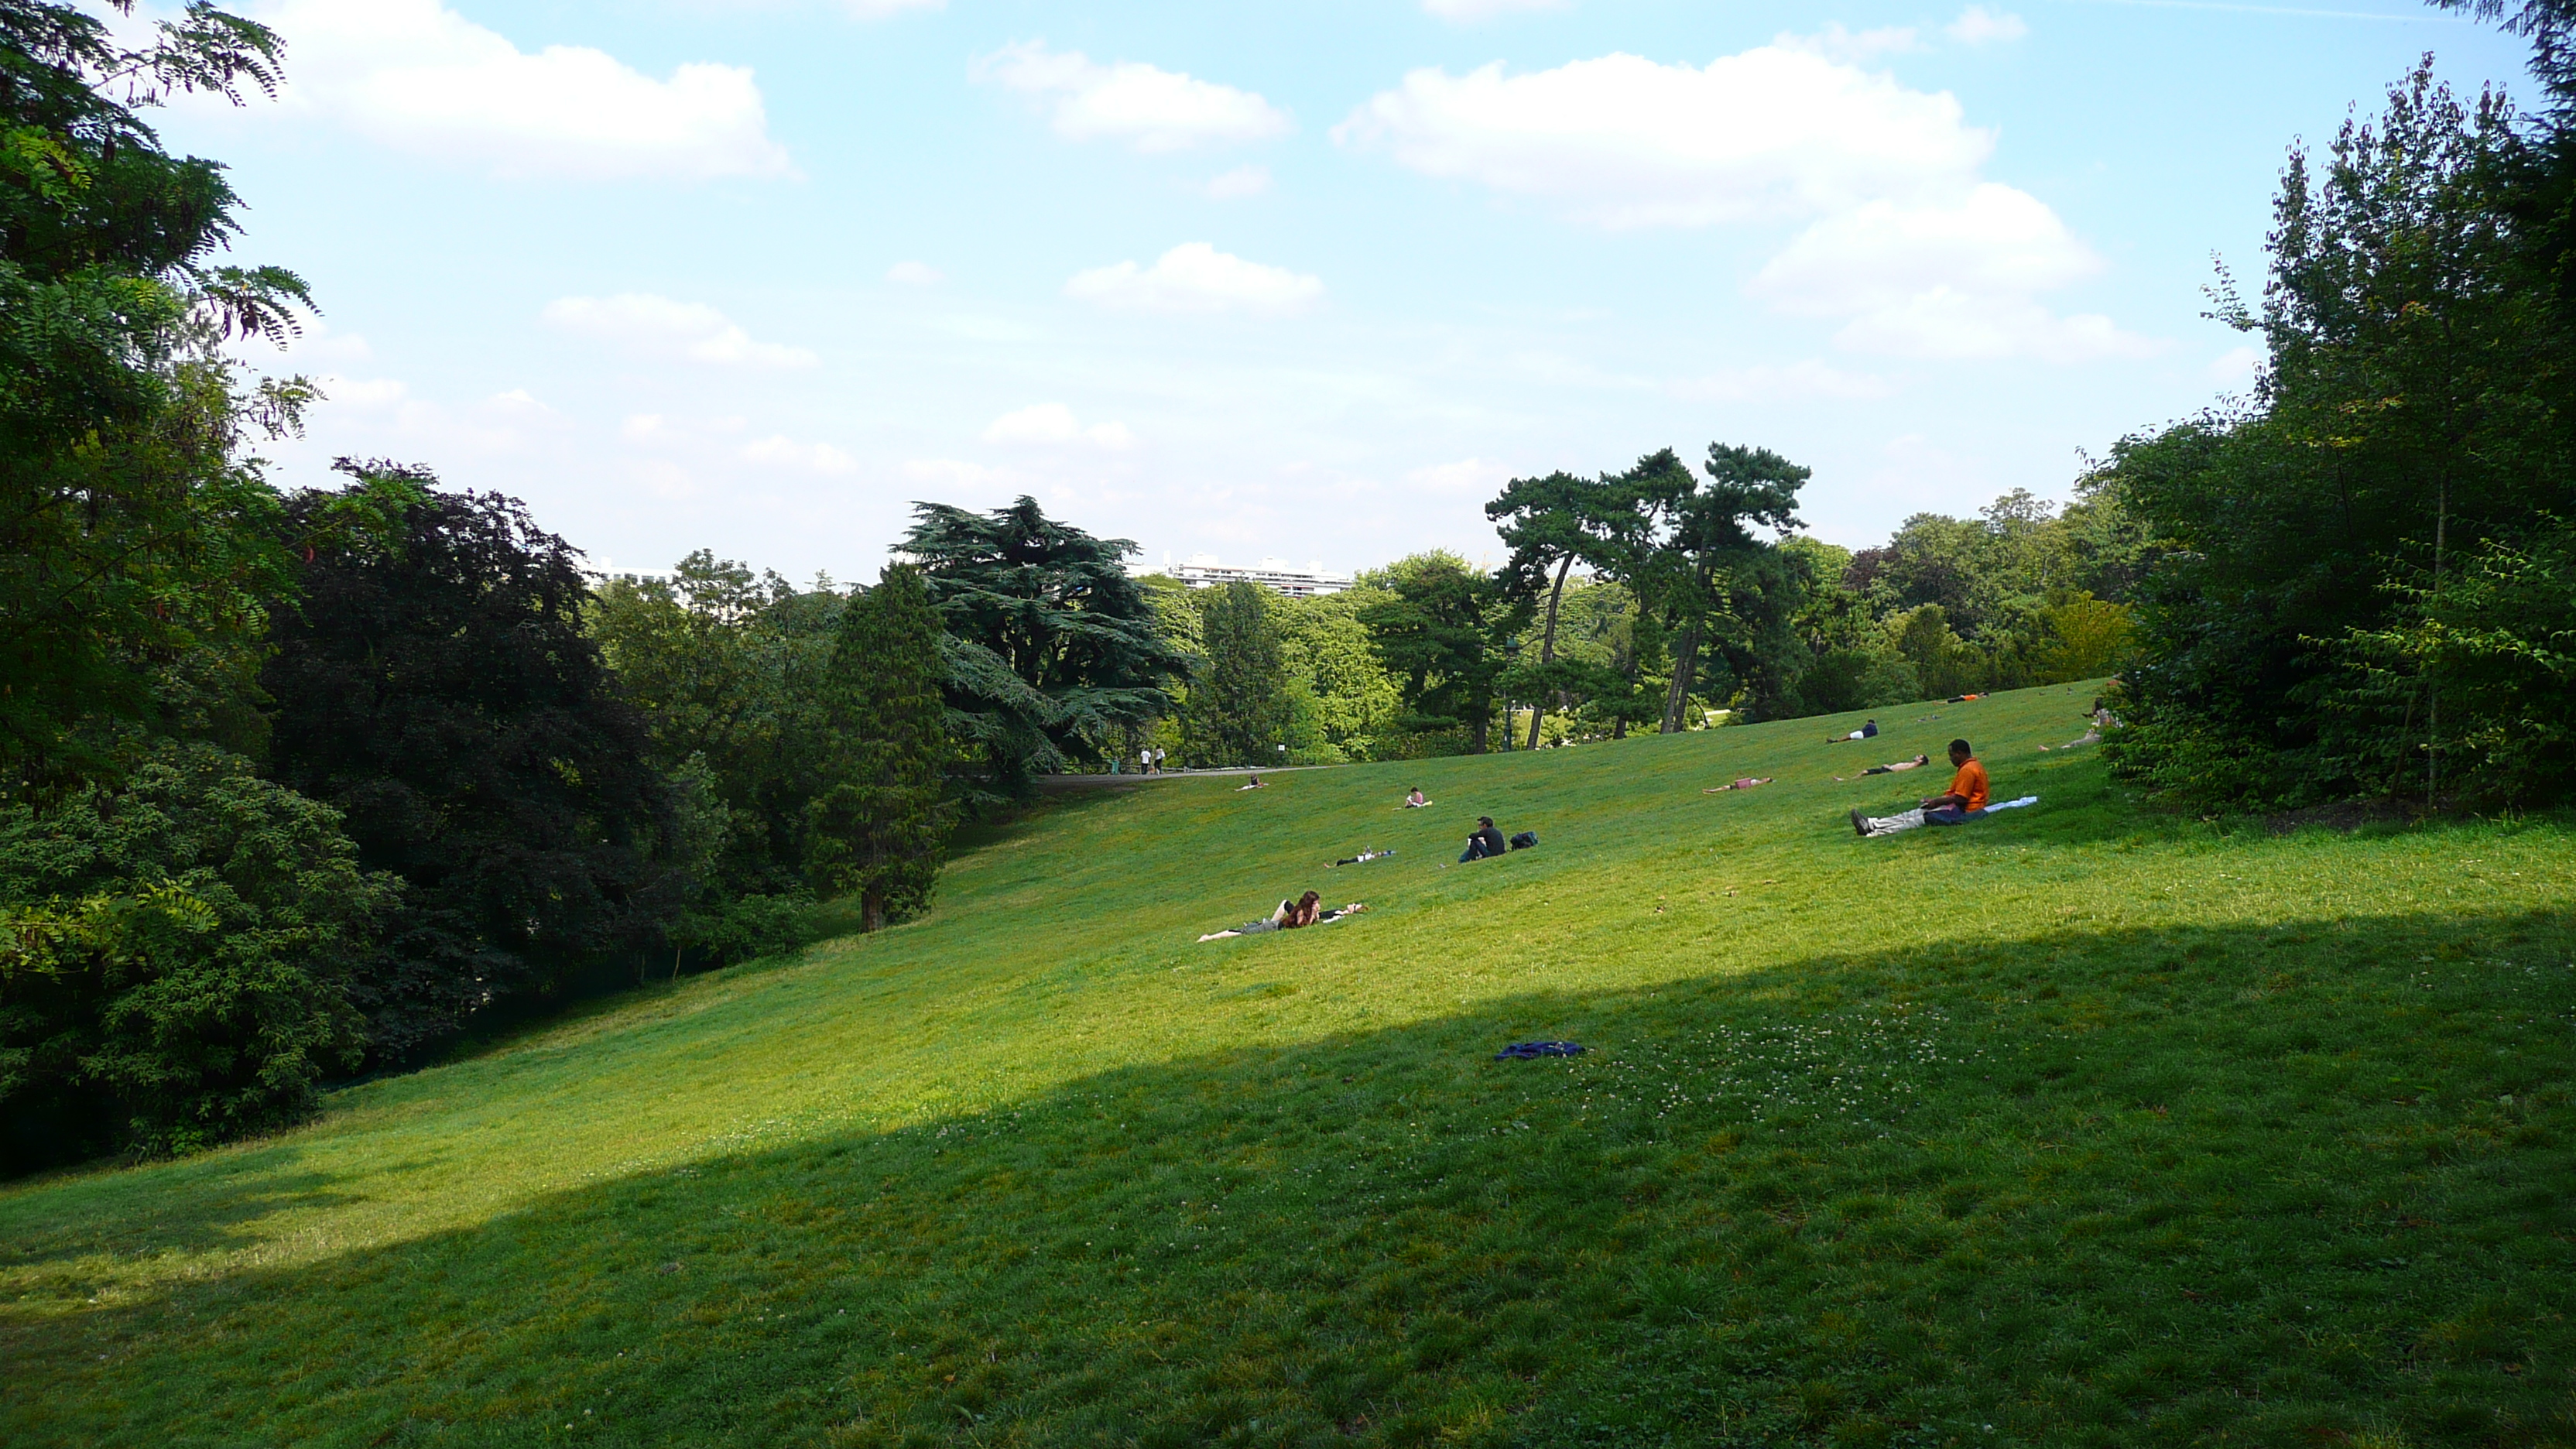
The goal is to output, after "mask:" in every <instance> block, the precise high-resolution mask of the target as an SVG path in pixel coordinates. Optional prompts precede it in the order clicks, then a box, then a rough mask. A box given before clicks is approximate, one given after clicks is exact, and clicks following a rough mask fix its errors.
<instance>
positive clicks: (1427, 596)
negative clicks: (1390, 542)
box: [1360, 552, 1526, 754]
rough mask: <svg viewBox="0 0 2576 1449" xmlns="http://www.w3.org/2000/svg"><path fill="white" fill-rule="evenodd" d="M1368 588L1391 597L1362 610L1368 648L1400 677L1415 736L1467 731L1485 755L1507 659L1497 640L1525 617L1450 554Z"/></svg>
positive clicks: (1423, 557) (1375, 578)
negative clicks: (1498, 680)
mask: <svg viewBox="0 0 2576 1449" xmlns="http://www.w3.org/2000/svg"><path fill="white" fill-rule="evenodd" d="M1366 582H1369V583H1371V584H1373V585H1375V586H1377V587H1380V588H1383V589H1385V590H1386V591H1387V592H1388V593H1389V594H1392V595H1393V597H1392V598H1390V599H1387V600H1385V601H1383V602H1380V603H1376V604H1372V605H1369V606H1367V607H1365V608H1363V609H1361V610H1360V622H1361V623H1363V624H1365V625H1367V626H1368V631H1369V643H1370V647H1371V648H1373V649H1374V650H1376V652H1377V656H1378V661H1379V662H1380V663H1381V664H1383V665H1384V666H1385V667H1386V670H1387V672H1388V673H1389V674H1392V675H1394V676H1395V678H1396V689H1397V693H1398V694H1399V695H1400V696H1401V698H1402V699H1403V701H1404V706H1405V710H1406V714H1405V715H1404V717H1402V718H1400V719H1399V720H1398V721H1397V722H1396V723H1397V725H1398V727H1399V728H1401V729H1404V730H1407V731H1410V732H1413V733H1417V734H1419V733H1432V732H1443V731H1449V730H1459V729H1463V730H1464V731H1465V732H1466V736H1467V743H1468V748H1470V749H1471V750H1473V751H1475V752H1476V753H1478V754H1482V753H1484V750H1485V743H1486V739H1487V736H1488V732H1489V731H1490V730H1491V728H1492V724H1493V716H1494V681H1495V679H1496V677H1497V676H1498V675H1500V674H1501V673H1502V670H1503V666H1504V662H1505V661H1504V658H1503V653H1502V650H1501V649H1499V648H1498V647H1496V646H1497V645H1498V644H1499V643H1500V638H1499V636H1500V635H1501V634H1502V633H1504V632H1505V631H1506V630H1507V629H1509V628H1511V627H1513V626H1514V624H1515V623H1516V622H1517V621H1518V620H1520V619H1525V617H1526V615H1525V614H1520V613H1518V612H1516V610H1515V608H1514V604H1513V601H1512V600H1510V599H1509V598H1507V597H1506V596H1505V594H1504V592H1503V590H1502V589H1501V587H1500V586H1499V585H1498V584H1497V583H1496V582H1495V580H1493V579H1491V578H1488V577H1486V576H1485V575H1483V574H1480V573H1478V572H1476V571H1475V570H1474V569H1472V568H1469V567H1468V566H1467V561H1466V560H1465V559H1462V558H1460V557H1458V556H1457V555H1456V554H1452V553H1441V552H1434V553H1424V554H1415V555H1413V556H1412V557H1410V558H1405V559H1401V560H1398V561H1397V562H1395V563H1394V564H1391V565H1389V566H1388V567H1387V568H1385V569H1383V570H1381V571H1379V572H1378V573H1377V574H1375V575H1372V576H1371V577H1370V578H1369V579H1368V580H1366Z"/></svg>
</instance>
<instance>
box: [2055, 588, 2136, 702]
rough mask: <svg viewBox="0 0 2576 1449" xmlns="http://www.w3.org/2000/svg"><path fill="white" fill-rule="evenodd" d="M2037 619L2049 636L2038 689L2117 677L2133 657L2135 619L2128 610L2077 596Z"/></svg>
mask: <svg viewBox="0 0 2576 1449" xmlns="http://www.w3.org/2000/svg"><path fill="white" fill-rule="evenodd" d="M2040 617H2041V619H2042V621H2043V622H2044V623H2045V624H2046V625H2047V626H2048V635H2049V638H2048V642H2047V644H2046V645H2045V646H2043V647H2042V649H2041V652H2040V658H2039V679H2038V682H2039V683H2041V684H2063V683H2065V682H2066V681H2068V680H2070V679H2100V678H2103V677H2104V676H2106V675H2112V674H2117V673H2119V672H2120V671H2121V670H2122V669H2124V668H2126V667H2127V666H2128V663H2129V661H2130V659H2131V657H2132V656H2133V655H2134V654H2135V653H2136V652H2137V647H2138V621H2137V615H2136V612H2135V611H2134V610H2132V609H2130V607H2129V606H2128V605H2126V604H2115V603H2112V602H2110V601H2109V600H2107V599H2097V598H2094V597H2093V596H2092V595H2091V594H2079V595H2077V596H2076V597H2074V598H2072V599H2069V600H2067V601H2066V602H2065V603H2062V604H2058V605H2055V606H2053V607H2051V608H2049V609H2048V610H2046V611H2045V612H2043V613H2042V615H2041V616H2040Z"/></svg>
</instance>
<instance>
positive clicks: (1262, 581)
mask: <svg viewBox="0 0 2576 1449" xmlns="http://www.w3.org/2000/svg"><path fill="white" fill-rule="evenodd" d="M1172 577H1174V578H1176V579H1179V580H1180V581H1181V582H1182V583H1185V584H1187V585H1189V586H1190V587H1191V588H1194V589H1213V588H1216V587H1218V586H1220V585H1223V584H1230V583H1234V582H1236V581H1237V580H1240V581H1242V582H1244V583H1247V584H1259V585H1261V586H1262V587H1263V588H1265V589H1274V590H1277V591H1278V592H1280V593H1283V594H1286V595H1287V596H1288V597H1290V598H1292V599H1312V598H1316V597H1318V596H1320V595H1324V594H1338V593H1340V592H1341V591H1342V590H1344V589H1347V588H1349V587H1350V586H1351V579H1350V576H1349V575H1348V574H1328V573H1326V572H1324V566H1323V565H1322V564H1321V563H1310V564H1308V565H1306V566H1305V567H1304V568H1302V569H1301V568H1292V567H1290V566H1289V563H1288V560H1286V559H1284V558H1266V559H1263V560H1262V561H1261V562H1259V563H1257V564H1254V565H1253V566H1252V567H1250V568H1248V569H1247V568H1228V567H1226V566H1225V565H1223V564H1221V563H1218V562H1217V561H1216V555H1215V554H1212V553H1197V554H1192V555H1190V561H1189V562H1188V563H1185V564H1183V565H1181V566H1180V567H1179V568H1176V569H1173V570H1172Z"/></svg>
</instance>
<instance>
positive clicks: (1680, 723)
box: [1629, 443, 1812, 734]
mask: <svg viewBox="0 0 2576 1449" xmlns="http://www.w3.org/2000/svg"><path fill="white" fill-rule="evenodd" d="M1702 466H1703V468H1704V470H1705V471H1706V472H1707V474H1708V481H1707V483H1706V484H1705V485H1704V486H1703V485H1700V484H1699V483H1698V482H1697V480H1695V479H1693V478H1692V477H1691V474H1690V470H1689V469H1688V468H1686V467H1684V466H1683V465H1682V463H1681V460H1680V459H1679V458H1678V457H1675V456H1674V455H1673V454H1672V452H1671V450H1670V449H1667V450H1665V451H1664V452H1661V453H1657V454H1653V455H1651V456H1650V457H1648V458H1646V459H1645V460H1643V461H1641V462H1640V463H1639V464H1638V465H1637V467H1636V468H1635V469H1633V470H1631V472H1630V474H1629V478H1630V483H1629V487H1630V488H1631V489H1632V496H1633V497H1634V498H1635V499H1636V501H1637V507H1638V510H1639V512H1640V513H1641V514H1642V515H1643V516H1644V517H1645V518H1647V519H1648V520H1650V521H1651V526H1652V533H1651V536H1650V537H1651V543H1650V545H1649V546H1648V547H1645V548H1642V549H1636V550H1633V551H1632V553H1631V560H1632V561H1631V562H1630V564H1629V568H1630V570H1631V571H1632V577H1631V579H1630V582H1631V584H1632V585H1633V586H1634V587H1635V588H1636V589H1637V591H1638V592H1639V593H1640V594H1641V595H1643V596H1645V597H1646V598H1648V599H1651V600H1653V601H1654V603H1655V604H1656V605H1657V607H1658V608H1659V609H1660V610H1661V611H1662V612H1663V614H1664V616H1665V618H1666V620H1667V621H1668V622H1669V624H1670V625H1671V627H1672V631H1673V674H1672V682H1671V683H1670V685H1668V686H1667V688H1666V690H1665V695H1664V719H1663V730H1664V733H1666V734H1671V733H1674V732H1675V731H1678V730H1680V729H1682V728H1683V727H1684V714H1685V709H1686V707H1687V706H1688V704H1689V701H1690V697H1691V694H1692V691H1693V688H1694V686H1695V685H1696V683H1697V681H1698V672H1699V667H1700V651H1701V647H1702V646H1703V645H1704V644H1706V643H1707V642H1708V641H1709V637H1710V634H1711V632H1712V630H1716V631H1718V632H1719V633H1720V635H1721V636H1722V638H1723V639H1724V640H1725V641H1727V642H1730V643H1732V644H1734V645H1736V646H1737V647H1740V648H1743V649H1747V650H1751V649H1756V648H1767V647H1772V646H1774V645H1776V643H1777V637H1778V636H1781V635H1784V634H1785V631H1786V614H1787V607H1786V600H1785V599H1784V598H1782V597H1781V591H1782V589H1783V587H1784V586H1785V580H1784V579H1783V578H1782V577H1781V576H1780V573H1779V564H1778V560H1777V558H1776V556H1775V551H1774V549H1773V546H1772V545H1770V544H1768V543H1765V542H1763V541H1762V540H1761V539H1758V538H1756V537H1755V536H1754V535H1753V532H1752V529H1753V527H1755V526H1757V525H1758V526H1762V527H1767V528H1773V529H1780V530H1786V529H1791V528H1795V527H1797V526H1798V520H1797V517H1796V516H1795V514H1794V513H1793V512H1792V510H1793V509H1794V508H1795V507H1796V506H1797V501H1798V490H1799V489H1800V488H1801V487H1803V486H1804V485H1805V484H1806V481H1807V479H1808V478H1809V477H1810V476H1812V472H1811V470H1809V469H1806V468H1802V467H1800V466H1798V465H1797V464H1795V463H1792V462H1790V461H1789V460H1788V459H1786V458H1783V457H1781V456H1780V455H1779V454H1777V453H1774V452H1772V451H1771V450H1770V449H1768V448H1745V447H1735V446H1730V445H1727V444H1722V443H1711V444H1709V446H1708V461H1707V462H1706V463H1705V464H1703V465H1702ZM1775 606H1776V607H1775ZM1775 614H1776V615H1778V616H1779V617H1777V618H1775V617H1773V616H1774V615H1775Z"/></svg>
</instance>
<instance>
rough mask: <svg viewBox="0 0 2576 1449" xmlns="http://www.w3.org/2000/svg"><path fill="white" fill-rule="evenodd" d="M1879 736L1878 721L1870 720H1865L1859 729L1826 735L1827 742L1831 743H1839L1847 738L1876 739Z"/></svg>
mask: <svg viewBox="0 0 2576 1449" xmlns="http://www.w3.org/2000/svg"><path fill="white" fill-rule="evenodd" d="M1877 738H1878V721H1876V720H1868V721H1864V722H1863V723H1862V725H1861V727H1860V728H1859V729H1856V730H1853V731H1852V732H1851V733H1850V734H1847V735H1827V736H1825V743H1826V744H1829V745H1839V744H1841V743H1842V742H1843V741H1845V740H1874V739H1877Z"/></svg>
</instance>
